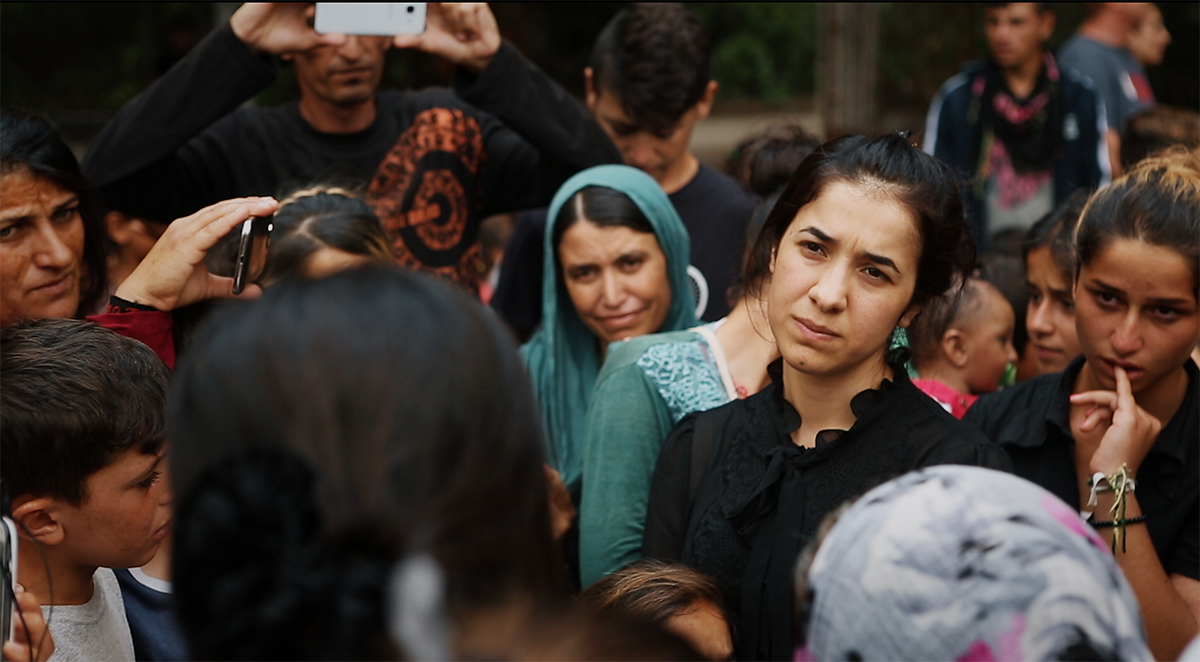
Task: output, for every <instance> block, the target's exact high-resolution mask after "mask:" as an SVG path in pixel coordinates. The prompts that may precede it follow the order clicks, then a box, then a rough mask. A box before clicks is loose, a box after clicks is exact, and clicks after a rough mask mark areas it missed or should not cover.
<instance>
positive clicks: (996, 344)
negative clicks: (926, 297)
mask: <svg viewBox="0 0 1200 662" xmlns="http://www.w3.org/2000/svg"><path fill="white" fill-rule="evenodd" d="M981 296H982V297H983V302H982V304H981V306H980V308H979V311H978V312H977V313H976V314H975V315H974V316H973V318H972V319H971V320H969V321H968V322H967V325H966V327H965V328H963V330H962V331H963V335H964V336H966V339H967V344H966V348H967V367H966V375H965V376H966V381H967V386H968V388H969V389H970V391H971V393H991V392H992V391H995V390H996V389H997V388H999V386H1000V380H1001V378H1003V377H1004V371H1005V369H1006V368H1007V367H1008V364H1009V363H1012V362H1014V361H1016V360H1017V350H1015V349H1013V344H1012V335H1013V326H1014V324H1015V323H1016V318H1015V316H1014V315H1013V309H1012V306H1011V305H1009V303H1008V300H1007V299H1005V298H1004V295H1002V294H1000V292H999V291H998V290H996V289H995V288H994V287H987V288H984V291H983V292H982V293H981Z"/></svg>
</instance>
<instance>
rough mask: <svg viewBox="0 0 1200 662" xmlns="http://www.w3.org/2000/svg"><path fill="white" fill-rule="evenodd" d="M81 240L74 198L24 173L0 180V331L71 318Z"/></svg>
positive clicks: (81, 270)
mask: <svg viewBox="0 0 1200 662" xmlns="http://www.w3.org/2000/svg"><path fill="white" fill-rule="evenodd" d="M83 236H84V229H83V217H82V216H80V212H79V196H78V195H76V194H74V193H72V192H71V191H68V190H67V189H65V188H62V187H61V186H59V185H58V184H55V183H54V182H52V181H50V180H49V179H46V178H44V177H38V176H36V175H34V174H33V173H31V172H30V171H29V170H28V169H25V168H18V169H16V170H13V171H11V172H9V173H8V174H5V175H4V176H2V177H0V325H7V324H12V323H13V322H16V321H18V320H22V319H36V318H41V317H72V316H74V315H75V313H76V311H77V310H78V308H79V297H80V288H81V283H82V281H83V277H84V266H83Z"/></svg>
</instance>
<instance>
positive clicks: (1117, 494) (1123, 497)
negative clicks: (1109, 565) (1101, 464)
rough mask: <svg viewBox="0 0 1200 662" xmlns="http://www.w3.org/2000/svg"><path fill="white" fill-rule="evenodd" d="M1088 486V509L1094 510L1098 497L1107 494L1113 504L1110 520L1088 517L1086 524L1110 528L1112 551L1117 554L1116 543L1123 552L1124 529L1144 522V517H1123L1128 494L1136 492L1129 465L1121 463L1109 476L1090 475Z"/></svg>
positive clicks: (1102, 474)
mask: <svg viewBox="0 0 1200 662" xmlns="http://www.w3.org/2000/svg"><path fill="white" fill-rule="evenodd" d="M1088 485H1089V486H1090V487H1091V488H1092V491H1091V494H1090V495H1089V496H1088V503H1087V505H1088V507H1089V508H1095V507H1096V506H1097V505H1099V503H1100V501H1099V498H1098V495H1100V494H1105V493H1108V492H1112V493H1113V504H1112V507H1111V508H1109V510H1108V512H1109V514H1110V515H1111V516H1112V519H1110V520H1107V521H1096V520H1094V519H1092V518H1093V517H1094V516H1095V515H1094V514H1093V515H1092V516H1091V517H1088V522H1089V523H1090V524H1091V525H1092V526H1094V527H1096V528H1110V527H1111V528H1112V530H1113V539H1112V551H1113V553H1114V554H1115V553H1116V552H1117V544H1118V541H1119V542H1120V545H1121V552H1122V553H1124V552H1125V527H1126V526H1127V525H1129V524H1140V523H1142V522H1145V521H1146V516H1145V515H1138V516H1136V517H1126V516H1125V506H1126V502H1127V501H1128V497H1129V495H1130V494H1133V493H1134V492H1136V491H1137V481H1136V480H1134V478H1133V475H1132V474H1131V473H1130V471H1129V465H1128V464H1125V463H1122V464H1121V467H1120V468H1119V469H1117V470H1116V471H1114V472H1113V473H1111V474H1105V473H1104V472H1103V471H1097V472H1096V473H1094V474H1092V477H1091V479H1089V480H1088Z"/></svg>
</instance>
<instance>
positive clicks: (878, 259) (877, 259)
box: [867, 253, 900, 273]
mask: <svg viewBox="0 0 1200 662" xmlns="http://www.w3.org/2000/svg"><path fill="white" fill-rule="evenodd" d="M867 259H868V260H870V261H872V262H874V263H875V264H879V265H882V266H885V267H887V268H889V269H891V270H892V271H895V272H896V273H900V268H899V267H897V266H896V263H895V262H893V261H892V259H891V258H889V257H884V256H882V255H876V254H874V253H867Z"/></svg>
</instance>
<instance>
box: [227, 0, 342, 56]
mask: <svg viewBox="0 0 1200 662" xmlns="http://www.w3.org/2000/svg"><path fill="white" fill-rule="evenodd" d="M314 13H315V8H314V7H313V3H311V2H247V3H245V4H243V5H242V6H241V7H239V8H238V10H237V11H235V12H234V13H233V16H232V17H230V19H229V26H230V27H231V28H232V29H233V33H234V34H235V35H237V37H238V39H241V40H242V41H243V42H244V43H245V44H246V45H247V46H249V47H250V48H252V49H253V50H255V51H258V52H260V53H268V54H270V55H283V54H285V53H294V52H297V51H306V50H308V49H310V48H314V47H316V46H339V45H341V44H343V43H345V41H346V35H345V34H342V33H340V32H331V33H329V34H319V33H317V31H316V30H314V29H313V16H314Z"/></svg>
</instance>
